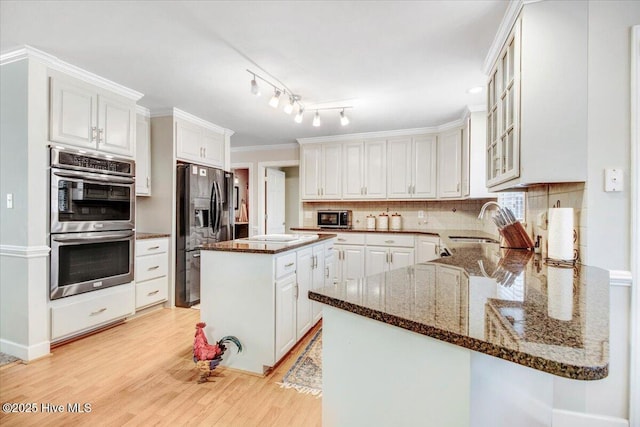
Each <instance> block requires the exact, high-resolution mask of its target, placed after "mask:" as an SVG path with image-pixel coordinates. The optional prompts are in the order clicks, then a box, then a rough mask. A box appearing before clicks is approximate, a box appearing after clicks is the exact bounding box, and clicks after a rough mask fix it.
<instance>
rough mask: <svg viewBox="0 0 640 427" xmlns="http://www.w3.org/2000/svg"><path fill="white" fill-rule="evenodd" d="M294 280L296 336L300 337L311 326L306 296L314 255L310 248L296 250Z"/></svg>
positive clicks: (309, 309) (309, 285)
mask: <svg viewBox="0 0 640 427" xmlns="http://www.w3.org/2000/svg"><path fill="white" fill-rule="evenodd" d="M296 259H297V261H296V264H297V270H296V276H297V278H296V280H297V283H298V289H297V292H296V294H297V295H296V298H297V305H296V337H297V338H298V339H299V338H302V337H303V336H304V334H306V333H307V331H308V330H309V329H311V326H312V323H311V321H312V316H313V313H312V311H311V300H309V297H308V296H307V295H308V293H309V291H310V290H311V289H313V279H314V274H313V273H314V271H313V270H314V267H315V257H314V255H313V249H312V248H306V249H303V250H300V251H298V252H297V258H296Z"/></svg>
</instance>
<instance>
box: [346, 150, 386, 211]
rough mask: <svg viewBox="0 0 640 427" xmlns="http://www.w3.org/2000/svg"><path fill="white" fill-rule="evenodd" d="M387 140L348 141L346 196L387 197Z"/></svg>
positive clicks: (355, 197)
mask: <svg viewBox="0 0 640 427" xmlns="http://www.w3.org/2000/svg"><path fill="white" fill-rule="evenodd" d="M386 147H387V142H386V141H385V140H373V141H356V142H347V143H345V144H344V147H343V159H344V167H343V175H342V176H343V185H342V197H343V198H345V199H384V198H386V197H387V181H386V177H387V172H386V165H387V161H386V157H387V150H386Z"/></svg>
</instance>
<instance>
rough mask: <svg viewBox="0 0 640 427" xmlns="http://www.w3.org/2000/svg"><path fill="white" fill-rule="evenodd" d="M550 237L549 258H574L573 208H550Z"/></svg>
mask: <svg viewBox="0 0 640 427" xmlns="http://www.w3.org/2000/svg"><path fill="white" fill-rule="evenodd" d="M548 239H549V252H548V257H549V258H551V259H556V260H572V259H573V208H552V209H549V237H548Z"/></svg>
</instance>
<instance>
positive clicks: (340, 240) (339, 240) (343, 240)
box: [338, 238, 347, 242]
mask: <svg viewBox="0 0 640 427" xmlns="http://www.w3.org/2000/svg"><path fill="white" fill-rule="evenodd" d="M346 241H347V239H342V238H338V242H346Z"/></svg>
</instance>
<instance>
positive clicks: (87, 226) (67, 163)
mask: <svg viewBox="0 0 640 427" xmlns="http://www.w3.org/2000/svg"><path fill="white" fill-rule="evenodd" d="M134 174H135V164H134V162H133V161H132V160H126V159H115V158H113V156H109V155H104V154H97V153H94V154H87V153H85V152H82V151H80V150H70V149H64V148H59V147H52V148H51V191H50V207H51V221H50V245H51V264H50V298H51V299H57V298H63V297H66V296H70V295H75V294H79V293H83V292H89V291H92V290H96V289H102V288H106V287H110V286H116V285H121V284H124V283H129V282H131V281H133V279H134V252H135V233H134V228H135V181H134Z"/></svg>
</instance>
